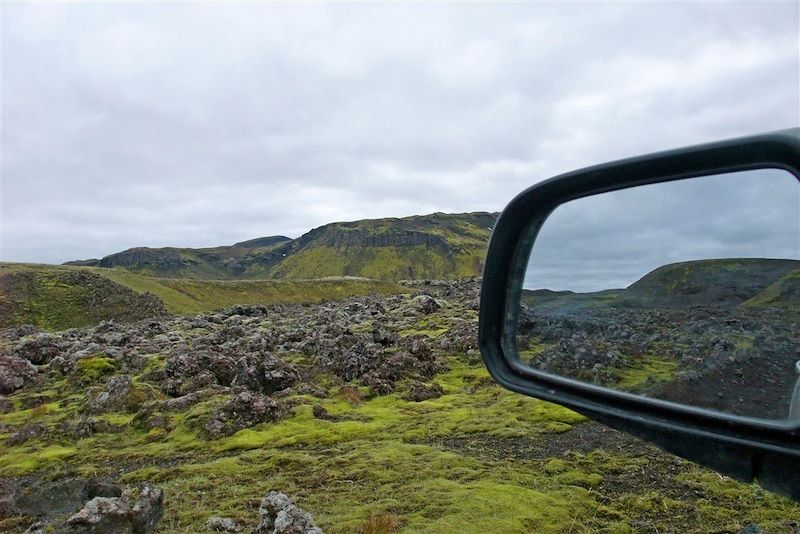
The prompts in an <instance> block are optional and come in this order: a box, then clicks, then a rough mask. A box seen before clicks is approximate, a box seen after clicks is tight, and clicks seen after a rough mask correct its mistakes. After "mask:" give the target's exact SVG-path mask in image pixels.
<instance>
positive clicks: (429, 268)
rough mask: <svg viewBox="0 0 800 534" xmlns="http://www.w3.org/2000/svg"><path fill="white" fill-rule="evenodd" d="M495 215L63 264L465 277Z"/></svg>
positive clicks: (222, 276) (354, 226) (406, 221)
mask: <svg viewBox="0 0 800 534" xmlns="http://www.w3.org/2000/svg"><path fill="white" fill-rule="evenodd" d="M496 219H497V214H492V213H486V212H476V213H460V214H446V213H434V214H431V215H418V216H413V217H404V218H386V219H368V220H361V221H354V222H337V223H331V224H326V225H324V226H321V227H319V228H315V229H313V230H311V231H310V232H308V233H306V234H304V235H302V236H301V237H299V238H297V239H289V238H287V237H283V236H273V237H264V238H257V239H253V240H250V241H243V242H241V243H236V244H234V245H231V246H220V247H214V248H203V249H192V248H175V247H167V248H147V247H139V248H133V249H129V250H125V251H123V252H118V253H115V254H111V255H109V256H106V257H104V258H102V259H100V260H83V261H76V262H68V264H70V265H83V266H87V265H88V266H96V267H105V268H113V267H121V268H123V269H125V270H127V271H130V272H134V273H139V274H144V275H147V276H156V277H166V278H194V279H204V280H210V279H216V280H245V279H268V278H279V279H280V278H285V279H293V280H296V279H309V278H323V277H329V276H357V277H366V278H373V279H382V280H395V281H396V280H402V279H419V278H438V279H452V278H466V277H473V276H478V275H480V274H481V272H482V270H483V260H484V257H485V255H486V246H487V244H488V242H489V236H490V235H491V231H492V228H493V227H494V223H495V220H496Z"/></svg>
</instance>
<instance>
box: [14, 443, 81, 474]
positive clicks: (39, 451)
mask: <svg viewBox="0 0 800 534" xmlns="http://www.w3.org/2000/svg"><path fill="white" fill-rule="evenodd" d="M26 445H27V444H26ZM77 453H78V451H77V449H76V448H74V447H63V446H61V445H49V446H46V447H35V446H26V447H22V448H17V449H16V450H14V451H13V452H5V453H4V454H2V455H0V476H21V475H25V474H27V473H30V472H31V471H36V470H37V469H45V468H54V467H57V466H59V465H63V463H64V461H65V460H67V459H68V458H71V457H73V456H75V455H76V454H77Z"/></svg>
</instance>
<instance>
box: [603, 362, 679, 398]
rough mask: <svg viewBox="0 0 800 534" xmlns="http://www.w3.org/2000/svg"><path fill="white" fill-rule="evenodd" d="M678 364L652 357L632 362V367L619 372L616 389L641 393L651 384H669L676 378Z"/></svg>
mask: <svg viewBox="0 0 800 534" xmlns="http://www.w3.org/2000/svg"><path fill="white" fill-rule="evenodd" d="M677 369H678V362H676V361H675V360H670V359H666V358H659V357H657V356H652V355H644V356H641V357H637V358H635V359H633V360H632V362H631V365H630V366H628V367H625V368H623V369H621V370H620V372H619V375H618V376H619V382H618V383H617V385H616V387H617V388H619V389H622V390H625V391H633V392H636V391H640V390H641V389H642V388H644V387H646V386H647V385H650V384H657V383H659V382H667V381H669V380H672V379H673V378H674V377H675V373H676V371H677Z"/></svg>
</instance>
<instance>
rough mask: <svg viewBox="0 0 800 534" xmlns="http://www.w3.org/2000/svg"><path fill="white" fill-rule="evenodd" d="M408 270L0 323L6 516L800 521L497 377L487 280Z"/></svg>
mask: <svg viewBox="0 0 800 534" xmlns="http://www.w3.org/2000/svg"><path fill="white" fill-rule="evenodd" d="M405 289H406V291H407V292H406V293H399V294H388V295H367V296H357V297H350V298H345V299H340V300H331V301H327V302H322V303H318V304H279V305H271V306H260V305H236V306H232V307H229V308H227V309H225V310H222V311H215V312H209V313H203V314H197V315H187V316H170V317H164V316H161V317H153V318H150V319H145V320H141V321H138V322H131V323H123V322H119V321H105V322H102V323H100V324H99V325H97V326H92V327H86V328H77V329H67V330H59V331H53V332H45V331H41V330H39V329H37V328H35V327H32V326H18V327H13V328H6V329H5V330H2V331H1V332H0V395H1V396H0V412H1V413H0V530H1V531H3V532H25V531H28V532H47V531H53V530H55V531H58V532H152V531H154V530H155V531H158V532H217V531H231V532H235V531H241V532H249V531H254V532H318V531H319V530H323V531H325V532H365V533H377V532H420V531H424V532H567V531H572V532H597V531H607V532H653V533H656V532H704V533H705V532H737V533H738V532H741V531H742V530H743V529H745V528H751V531H754V532H758V531H759V530H763V531H764V532H775V533H778V532H796V531H797V529H798V528H799V527H798V523H797V518H799V517H800V507H799V506H798V505H796V504H793V503H791V502H789V501H787V500H785V499H783V498H781V497H779V496H776V495H774V494H770V493H768V492H766V491H764V490H762V489H760V488H759V487H758V486H756V485H751V484H744V483H740V482H737V481H734V480H731V479H728V478H725V477H721V476H719V475H717V474H716V473H713V472H710V471H707V470H705V469H702V468H699V467H697V466H695V465H694V464H691V463H689V462H685V461H682V460H680V459H677V458H675V457H673V456H671V455H668V454H665V453H662V452H660V451H659V450H658V449H655V448H653V447H650V446H648V445H646V444H644V443H642V442H640V441H638V440H635V439H633V438H630V437H627V436H625V435H623V434H619V433H617V432H613V431H610V430H608V429H605V428H604V427H602V426H600V425H597V424H594V423H591V422H587V421H586V419H585V418H584V417H583V416H581V415H579V414H576V413H574V412H571V411H569V410H567V409H565V408H563V407H560V406H557V405H553V404H549V403H545V402H541V401H538V400H535V399H530V398H525V397H522V396H519V395H516V394H513V393H510V392H508V391H505V390H502V389H501V388H499V387H498V386H496V385H495V384H494V382H493V381H492V380H491V378H490V377H489V376H488V374H487V373H486V370H485V368H484V367H483V365H482V362H481V359H480V355H479V353H478V351H477V347H476V342H477V315H478V297H479V285H478V283H477V282H476V281H474V280H465V281H461V282H432V281H417V282H410V283H407V284H406V286H405ZM620 313H622V312H620ZM653 313H656V312H653ZM659 313H660V312H659ZM775 313H777V312H775ZM732 317H734V316H732ZM728 319H730V318H728V317H720V318H716V317H713V318H710V317H706V316H698V317H696V318H695V319H694V320H695V321H706V323H704V324H705V326H704V327H703V331H707V332H709V333H708V335H709V336H712V335H715V334H714V329H713V328H711V327H713V326H714V325H716V324H717V322H718V321H719V324H727V323H725V321H727V320H728ZM613 320H614V321H629V320H632V318H631V317H627V316H619V317H615V318H613ZM642 320H644V319H642ZM737 320H742V319H737ZM609 321H611V319H609ZM537 324H538V322H537ZM617 327H618V328H619V327H620V325H619V324H617ZM537 328H541V329H542V330H541V331H540V332H538V333H537V335H539V336H542V338H543V339H542V342H545V338H547V336H552V337H553V339H555V338H559V339H560V338H563V337H566V339H567V340H568V341H567V342H568V343H573V344H575V347H574V348H577V349H580V348H581V347H582V346H583V345H581V343H582V342H580V341H578V340H574V341H573V336H571V335H569V336H565V335H564V334H565V331H564V329H565V328H568V326H567V325H565V324H563V323H559V322H557V321H555V320H553V321H551V322H549V323H547V322H545V323H542V324H541V326H538V327H537ZM609 328H610V326H609ZM687 328H688V327H687ZM676 335H679V334H676ZM620 336H621V337H620V339H623V338H625V336H624V335H623V334H620ZM547 339H550V338H547ZM626 339H627V338H626ZM663 341H664V342H666V341H668V340H663ZM651 342H652V343H657V342H658V340H650V339H645V340H643V341H642V343H643V344H646V343H651ZM642 346H643V347H644V346H645V345H642ZM567 348H569V349H570V350H571V349H572V348H573V347H564V353H566V351H567ZM698 350H699V349H698ZM576 352H579V351H576ZM692 354H693V353H692V351H691V347H690V348H689V349H687V353H686V358H691V355H692ZM295 503H296V504H295ZM298 506H299V507H300V508H298ZM301 508H302V509H301ZM312 516H313V517H312ZM753 525H758V527H755V526H753ZM754 528H758V529H759V530H752V529H754Z"/></svg>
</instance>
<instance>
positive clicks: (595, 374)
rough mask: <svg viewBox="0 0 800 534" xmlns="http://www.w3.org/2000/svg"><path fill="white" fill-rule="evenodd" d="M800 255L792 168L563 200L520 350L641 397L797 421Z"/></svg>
mask: <svg viewBox="0 0 800 534" xmlns="http://www.w3.org/2000/svg"><path fill="white" fill-rule="evenodd" d="M798 260H800V187H798V181H797V179H795V178H794V177H793V176H792V175H791V174H789V173H788V172H785V171H779V170H773V169H770V170H759V171H748V172H739V173H731V174H725V175H717V176H710V177H703V178H694V179H689V180H681V181H677V182H668V183H662V184H655V185H648V186H642V187H636V188H631V189H626V190H620V191H614V192H611V193H604V194H600V195H596V196H592V197H587V198H583V199H578V200H575V201H573V202H569V203H566V204H563V205H561V206H559V207H558V208H557V209H556V210H555V211H554V212H553V213H552V215H551V216H550V217H549V218H548V219H547V221H546V222H545V223H544V225H543V226H542V228H541V230H540V232H539V235H538V237H537V239H536V242H535V244H534V247H533V250H532V252H531V257H530V261H529V264H528V267H527V271H526V275H525V280H524V282H523V287H524V290H523V293H522V297H521V303H520V313H519V314H518V315H519V318H518V322H517V349H518V355H519V356H518V357H519V358H520V360H521V362H522V363H525V364H528V365H530V366H531V367H533V368H536V369H540V370H544V371H547V372H550V373H553V374H558V375H562V376H567V377H570V378H574V379H578V380H581V381H585V382H591V383H594V384H598V385H602V386H606V387H609V388H614V389H618V390H624V391H628V392H633V393H637V394H639V395H643V396H648V397H655V398H660V399H665V400H671V401H675V402H679V403H682V404H687V405H692V406H697V407H703V408H710V409H715V410H719V411H723V412H727V413H731V414H736V415H743V416H750V417H757V418H762V419H787V418H791V419H797V420H799V421H800V362H799V361H798V360H800V261H798ZM793 396H794V397H795V401H794V403H793V402H792V398H793Z"/></svg>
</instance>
